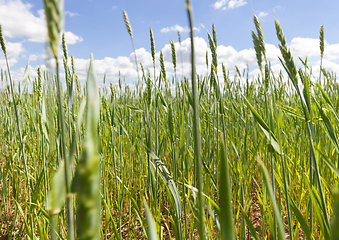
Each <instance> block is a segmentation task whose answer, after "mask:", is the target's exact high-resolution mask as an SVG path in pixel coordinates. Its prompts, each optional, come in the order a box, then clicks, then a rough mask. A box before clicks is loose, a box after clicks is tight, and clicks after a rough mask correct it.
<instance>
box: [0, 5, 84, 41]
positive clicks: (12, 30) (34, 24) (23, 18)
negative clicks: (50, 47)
mask: <svg viewBox="0 0 339 240" xmlns="http://www.w3.org/2000/svg"><path fill="white" fill-rule="evenodd" d="M32 7H33V6H32V5H31V4H29V3H24V2H22V1H21V0H0V23H1V25H2V27H3V31H4V35H5V37H7V38H27V40H28V41H30V42H46V40H47V27H46V21H45V14H44V10H43V9H40V10H38V11H37V14H34V13H32V11H31V10H32ZM73 35H74V34H73ZM74 36H75V35H74ZM74 36H73V39H74ZM78 38H79V39H80V37H78ZM78 42H79V40H78Z"/></svg>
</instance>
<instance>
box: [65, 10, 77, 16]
mask: <svg viewBox="0 0 339 240" xmlns="http://www.w3.org/2000/svg"><path fill="white" fill-rule="evenodd" d="M65 15H68V16H70V17H78V16H80V14H79V13H72V12H70V11H65Z"/></svg>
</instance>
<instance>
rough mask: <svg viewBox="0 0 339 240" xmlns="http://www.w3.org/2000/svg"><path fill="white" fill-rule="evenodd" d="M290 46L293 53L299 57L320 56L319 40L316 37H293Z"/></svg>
mask: <svg viewBox="0 0 339 240" xmlns="http://www.w3.org/2000/svg"><path fill="white" fill-rule="evenodd" d="M290 48H291V52H292V53H293V55H296V56H299V57H313V56H320V50H319V40H318V39H315V38H300V37H297V38H293V39H292V41H291V44H290Z"/></svg>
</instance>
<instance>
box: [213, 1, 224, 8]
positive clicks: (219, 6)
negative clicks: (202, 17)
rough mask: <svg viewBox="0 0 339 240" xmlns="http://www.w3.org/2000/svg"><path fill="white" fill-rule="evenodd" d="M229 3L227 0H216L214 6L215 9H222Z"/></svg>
mask: <svg viewBox="0 0 339 240" xmlns="http://www.w3.org/2000/svg"><path fill="white" fill-rule="evenodd" d="M226 3H227V0H218V1H216V2H215V3H214V4H213V6H214V9H220V8H222V7H223V6H225V5H226Z"/></svg>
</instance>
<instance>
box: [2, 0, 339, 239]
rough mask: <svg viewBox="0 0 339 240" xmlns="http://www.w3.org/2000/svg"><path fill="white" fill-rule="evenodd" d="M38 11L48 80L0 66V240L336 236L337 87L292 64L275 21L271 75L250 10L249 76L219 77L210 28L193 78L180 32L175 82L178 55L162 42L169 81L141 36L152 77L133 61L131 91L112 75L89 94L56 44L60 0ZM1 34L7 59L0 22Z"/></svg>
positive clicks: (92, 84) (92, 83)
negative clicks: (168, 55)
mask: <svg viewBox="0 0 339 240" xmlns="http://www.w3.org/2000/svg"><path fill="white" fill-rule="evenodd" d="M44 4H45V13H46V21H47V28H48V33H49V44H50V48H51V52H52V54H53V57H54V59H55V72H47V71H46V72H43V71H42V70H41V69H40V68H38V69H37V75H38V77H36V78H35V79H31V78H30V76H29V75H28V74H27V72H25V75H24V77H23V79H22V81H20V83H19V84H15V83H14V81H13V79H12V78H11V71H10V69H9V66H8V65H7V66H8V67H7V69H3V70H1V84H2V86H3V88H2V89H3V90H2V91H1V92H0V102H1V104H0V116H1V122H0V144H1V150H0V163H1V169H0V170H1V171H0V181H1V189H0V192H1V194H0V195H1V197H0V199H1V201H0V204H1V210H0V222H1V226H2V228H1V233H0V234H1V236H2V237H0V239H71V240H73V239H105V240H106V239H151V240H154V239H198V238H199V239H308V240H311V239H333V240H334V239H339V220H338V217H339V190H338V177H339V157H338V156H339V155H338V154H339V142H338V137H337V134H338V127H337V126H336V124H337V123H339V117H338V110H339V98H338V96H339V86H338V83H337V79H336V76H335V74H333V73H331V72H328V71H327V70H326V69H324V68H323V67H322V65H320V66H319V68H320V75H319V76H314V75H313V74H312V71H311V68H309V66H308V64H307V59H301V58H299V59H297V61H298V62H300V63H301V64H302V66H303V67H302V68H297V67H296V60H295V59H293V57H292V54H291V52H290V49H289V47H288V46H287V44H286V40H285V36H284V34H283V31H282V27H281V26H280V24H279V22H278V20H276V22H275V27H276V33H277V38H278V40H279V42H280V44H279V48H280V52H281V58H280V61H281V64H282V65H283V67H284V69H285V72H284V74H283V73H282V72H281V73H280V74H278V75H275V74H274V73H273V71H272V69H271V67H270V63H269V62H268V61H267V59H266V49H265V40H264V34H263V29H262V28H261V24H260V22H259V20H258V18H257V17H256V16H255V15H254V17H253V20H254V24H255V31H252V39H253V44H254V48H255V51H256V57H257V62H258V68H259V70H260V74H259V75H258V76H253V77H249V74H248V73H249V70H248V69H245V70H243V71H241V70H240V69H238V68H237V67H236V73H235V75H234V76H230V73H229V71H228V70H227V69H225V67H224V65H223V64H222V63H221V64H222V68H221V69H222V71H221V72H220V70H219V71H218V65H219V64H220V63H218V57H217V51H216V46H217V37H216V29H215V27H214V25H213V26H212V34H209V33H208V39H209V45H210V50H211V54H212V62H211V63H210V64H209V63H208V62H206V65H207V68H208V69H209V74H208V75H206V76H200V75H197V74H196V71H195V56H194V41H193V39H194V36H193V34H194V32H193V31H191V65H192V74H191V76H186V77H184V76H181V75H179V76H180V77H177V69H179V68H180V61H179V59H180V57H177V55H178V56H180V54H179V53H180V48H179V49H176V48H175V46H174V44H173V42H171V47H172V61H173V69H174V73H175V74H174V75H173V76H171V75H170V74H168V73H166V68H165V66H164V60H163V56H162V53H161V54H160V59H156V57H155V42H154V37H153V32H152V29H150V47H151V53H152V61H153V66H154V69H144V68H143V65H142V63H140V62H138V59H137V58H135V63H136V69H137V70H138V80H137V82H136V83H135V88H132V87H130V86H129V85H127V84H125V82H124V81H123V76H122V77H121V78H119V84H118V85H113V84H112V83H110V84H106V80H105V79H104V80H103V83H104V84H103V85H101V86H100V87H99V86H98V81H97V76H96V74H95V68H94V65H93V56H91V60H90V64H89V68H88V72H87V75H88V76H87V80H86V85H84V86H81V84H80V81H79V79H78V76H77V70H76V69H75V67H74V56H72V57H68V52H67V46H66V42H65V39H64V37H63V38H62V43H60V42H59V34H61V33H62V29H63V26H62V24H63V19H62V18H63V17H62V15H63V14H62V13H63V6H62V5H63V4H62V1H57V0H44ZM186 7H187V13H188V19H189V23H190V28H191V29H193V15H192V10H191V7H190V3H189V0H187V2H186ZM123 17H124V19H125V24H126V28H127V30H128V34H129V35H130V37H131V40H132V47H133V49H134V43H133V32H132V27H131V25H130V23H129V20H128V16H127V13H126V12H124V13H123ZM249 37H250V36H249ZM0 40H1V50H2V53H3V54H4V56H5V59H6V61H7V52H6V43H5V39H4V36H3V34H2V30H1V25H0ZM179 42H180V43H181V39H180V34H179ZM60 45H62V48H63V58H62V63H63V66H64V71H65V73H64V74H65V83H66V84H65V86H67V88H66V89H63V88H62V79H61V78H60V77H59V71H60V67H59V60H60V56H59V55H58V49H59V47H60ZM319 51H320V53H321V61H322V58H323V52H324V28H323V26H321V27H320V39H319ZM177 60H178V61H177ZM156 61H159V62H160V66H161V71H160V74H159V75H156V70H155V63H156ZM60 62H61V61H60ZM69 63H70V64H69ZM68 66H71V67H68ZM29 85H31V86H32V90H28V89H29V88H28V86H29Z"/></svg>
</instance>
